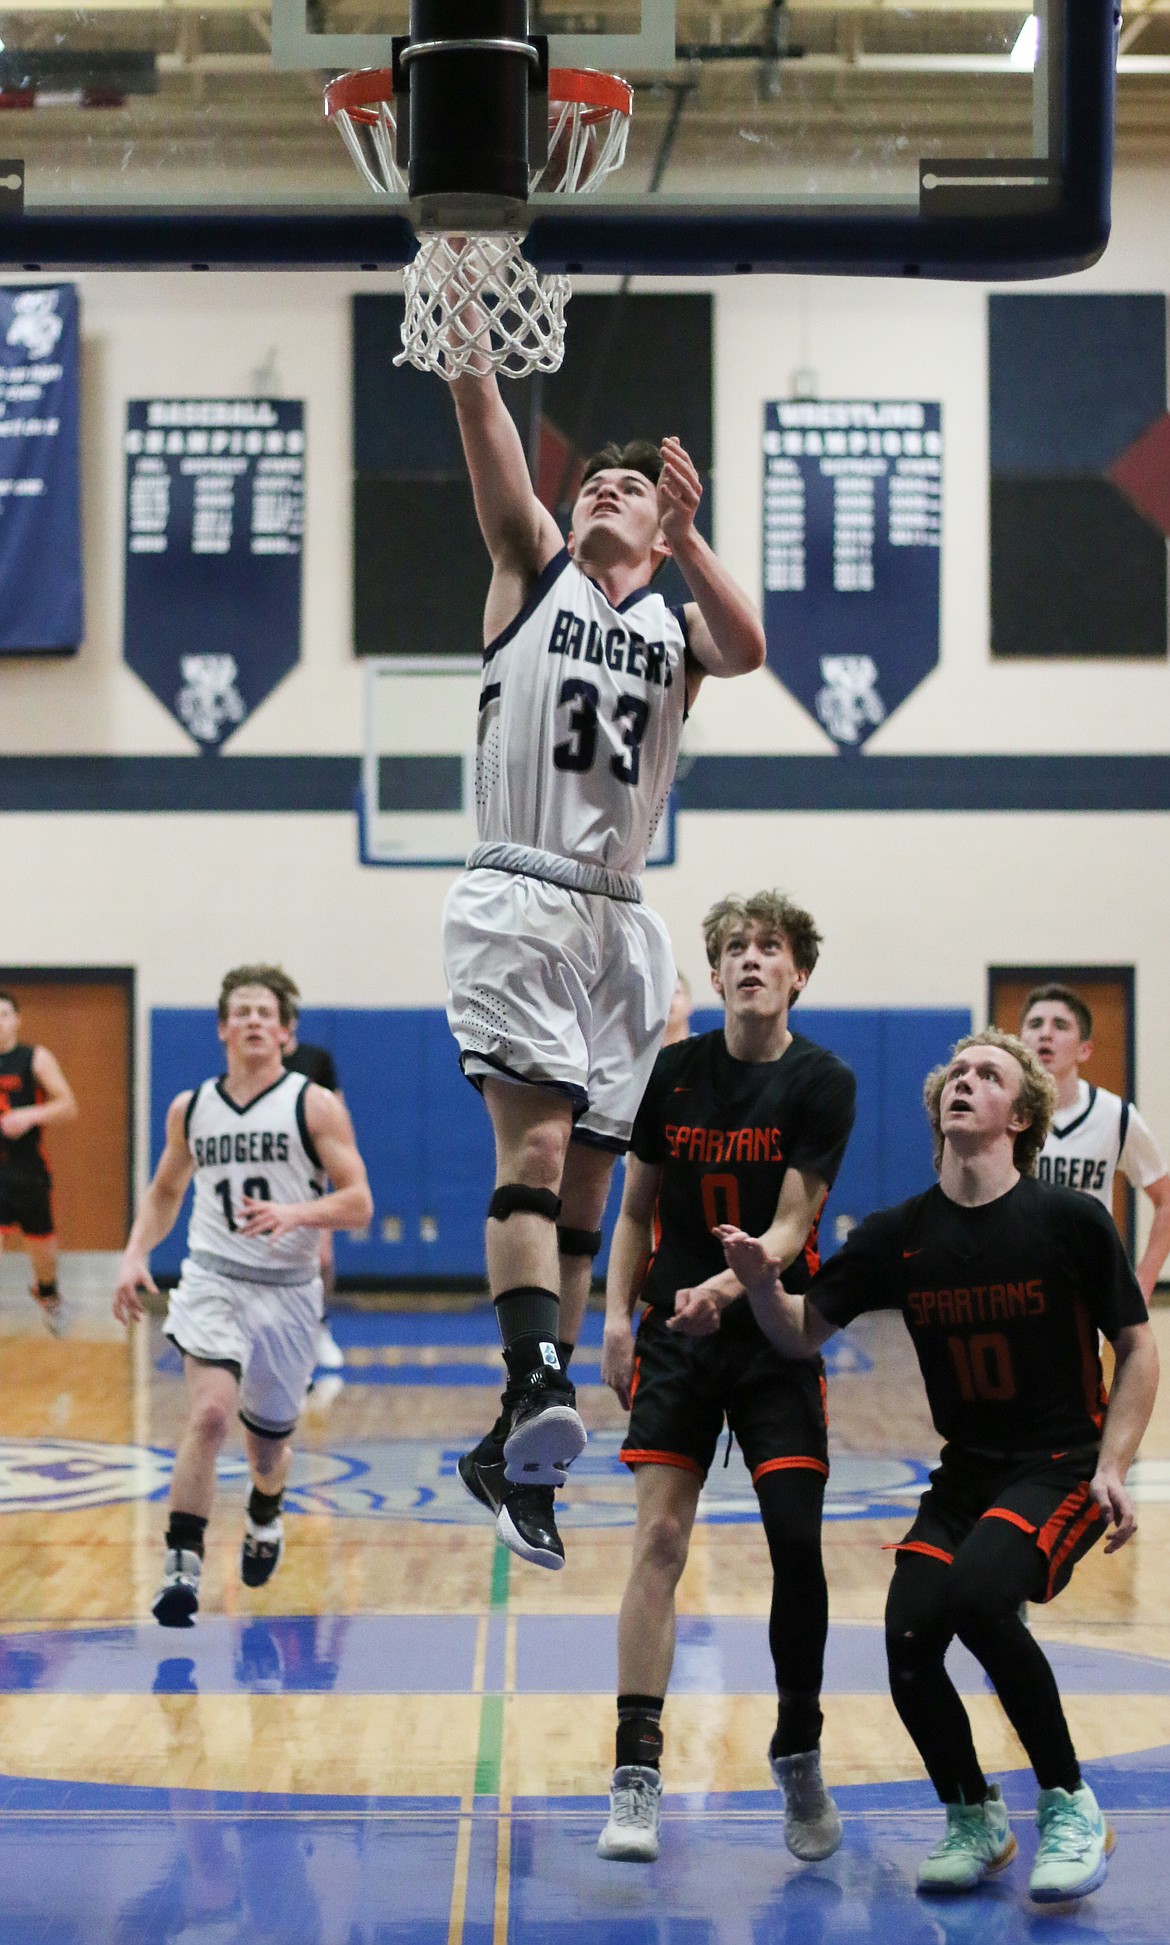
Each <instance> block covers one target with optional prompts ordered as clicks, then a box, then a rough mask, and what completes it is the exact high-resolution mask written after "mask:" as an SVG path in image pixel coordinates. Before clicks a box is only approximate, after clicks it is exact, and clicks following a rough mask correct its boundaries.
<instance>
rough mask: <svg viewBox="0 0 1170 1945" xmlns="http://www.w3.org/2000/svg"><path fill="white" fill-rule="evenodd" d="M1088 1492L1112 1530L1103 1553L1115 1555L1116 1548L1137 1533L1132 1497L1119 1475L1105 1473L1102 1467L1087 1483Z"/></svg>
mask: <svg viewBox="0 0 1170 1945" xmlns="http://www.w3.org/2000/svg"><path fill="white" fill-rule="evenodd" d="M1089 1491H1090V1492H1091V1493H1092V1495H1093V1498H1094V1499H1095V1500H1096V1502H1097V1504H1098V1506H1099V1507H1100V1508H1101V1511H1102V1512H1103V1513H1104V1515H1105V1521H1106V1524H1107V1525H1109V1526H1112V1528H1113V1531H1112V1533H1110V1534H1109V1536H1108V1538H1107V1540H1106V1541H1105V1551H1106V1553H1116V1552H1117V1549H1118V1547H1123V1546H1124V1545H1125V1543H1126V1541H1127V1540H1132V1539H1133V1536H1134V1534H1135V1533H1136V1532H1137V1524H1138V1523H1137V1511H1136V1508H1135V1506H1134V1503H1133V1495H1132V1494H1131V1493H1130V1491H1129V1489H1128V1487H1127V1486H1126V1483H1125V1481H1124V1479H1122V1478H1121V1476H1120V1474H1119V1473H1117V1472H1111V1471H1106V1470H1105V1469H1104V1468H1103V1467H1102V1468H1100V1469H1099V1470H1098V1471H1097V1472H1095V1473H1094V1475H1093V1478H1092V1479H1091V1481H1090V1482H1089Z"/></svg>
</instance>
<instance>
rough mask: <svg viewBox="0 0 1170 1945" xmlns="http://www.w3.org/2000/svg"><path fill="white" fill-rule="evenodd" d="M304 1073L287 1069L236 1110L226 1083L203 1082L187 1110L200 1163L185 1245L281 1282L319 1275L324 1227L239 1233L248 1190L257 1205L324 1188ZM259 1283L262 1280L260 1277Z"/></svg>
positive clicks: (308, 1196) (191, 1144)
mask: <svg viewBox="0 0 1170 1945" xmlns="http://www.w3.org/2000/svg"><path fill="white" fill-rule="evenodd" d="M308 1085H309V1082H308V1080H307V1078H306V1077H305V1075H304V1074H283V1075H282V1076H281V1078H280V1079H279V1080H278V1081H276V1082H275V1083H274V1084H273V1086H271V1087H270V1088H268V1089H267V1090H266V1091H265V1093H263V1094H258V1095H257V1096H256V1099H255V1100H254V1101H249V1103H248V1105H247V1107H246V1108H238V1107H237V1106H236V1104H235V1102H234V1101H233V1100H232V1099H231V1098H230V1096H229V1095H228V1094H227V1093H226V1091H225V1087H224V1082H223V1080H222V1079H221V1080H217V1081H204V1082H203V1085H202V1086H201V1087H198V1088H196V1090H195V1093H194V1095H193V1096H192V1099H191V1105H190V1107H189V1108H188V1110H187V1146H188V1148H189V1149H190V1150H191V1158H192V1160H193V1161H194V1163H195V1206H194V1208H193V1209H192V1211H191V1223H190V1227H189V1228H188V1230H187V1248H188V1249H189V1250H191V1251H195V1250H198V1251H200V1252H202V1253H203V1254H204V1255H206V1256H214V1257H218V1258H219V1259H220V1261H221V1262H223V1263H224V1264H234V1265H236V1266H238V1269H239V1272H240V1274H241V1276H242V1277H243V1278H244V1279H245V1280H246V1278H247V1275H248V1272H249V1270H252V1269H255V1270H259V1271H261V1272H263V1271H265V1270H268V1271H278V1272H282V1273H283V1274H282V1275H281V1277H280V1280H281V1281H282V1282H284V1281H286V1280H287V1281H292V1280H293V1279H292V1277H291V1275H290V1272H292V1271H294V1270H296V1271H302V1272H303V1281H304V1282H306V1283H308V1282H311V1280H312V1278H313V1277H314V1276H315V1275H316V1274H317V1251H318V1247H319V1245H320V1240H321V1238H320V1232H319V1231H318V1230H316V1229H294V1230H292V1231H291V1233H290V1234H289V1235H287V1236H278V1237H277V1238H276V1239H275V1241H270V1240H269V1239H268V1238H267V1237H265V1236H242V1235H241V1234H240V1231H239V1223H240V1221H241V1219H242V1217H241V1205H242V1203H243V1199H244V1197H245V1196H246V1195H249V1196H254V1197H255V1198H256V1199H257V1200H258V1201H260V1202H309V1201H311V1200H312V1198H313V1197H314V1196H316V1195H323V1194H324V1192H325V1175H324V1171H323V1170H322V1167H321V1162H320V1159H319V1157H318V1155H317V1151H316V1149H315V1148H314V1146H313V1140H312V1136H311V1135H310V1133H309V1129H308V1124H307V1122H306V1120H305V1089H306V1088H307V1087H308ZM258 1280H259V1281H263V1280H264V1278H263V1276H261V1277H260V1278H259V1279H258Z"/></svg>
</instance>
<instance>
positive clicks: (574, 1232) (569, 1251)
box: [557, 1222, 601, 1256]
mask: <svg viewBox="0 0 1170 1945" xmlns="http://www.w3.org/2000/svg"><path fill="white" fill-rule="evenodd" d="M600 1248H601V1231H600V1229H571V1228H570V1227H569V1224H568V1223H567V1222H558V1224H557V1249H558V1250H559V1251H560V1254H561V1255H562V1256H596V1254H597V1252H598V1250H599V1249H600Z"/></svg>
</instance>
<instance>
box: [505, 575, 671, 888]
mask: <svg viewBox="0 0 1170 1945" xmlns="http://www.w3.org/2000/svg"><path fill="white" fill-rule="evenodd" d="M686 643H687V637H686V624H685V621H684V619H683V615H682V611H681V609H677V608H669V607H668V606H667V604H666V602H665V601H664V600H663V599H662V596H661V595H660V594H654V593H652V592H651V590H650V589H649V588H640V589H639V590H638V592H637V593H636V594H632V595H630V596H629V597H628V599H627V600H625V601H623V602H622V604H621V607H620V608H615V607H613V605H612V604H611V603H610V602H609V600H607V598H606V596H605V595H604V594H603V593H602V591H601V589H600V588H599V587H597V585H596V584H595V583H594V582H593V581H591V580H590V579H589V577H588V575H587V574H583V573H582V571H581V569H580V568H579V567H577V566H575V565H574V563H573V561H572V559H571V558H570V556H569V554H568V551H567V550H564V551H562V552H561V553H560V554H558V555H557V556H556V558H555V559H554V560H552V561H550V562H549V564H548V566H547V567H546V568H545V570H544V572H543V574H542V575H541V576H540V579H539V581H538V582H537V584H536V586H535V587H534V588H533V590H532V593H531V595H530V596H529V599H528V600H527V602H526V603H525V605H524V607H523V608H522V609H521V611H520V613H519V614H518V615H517V617H516V619H515V621H514V622H512V623H511V625H510V626H509V627H508V628H505V629H504V631H503V633H502V634H500V635H497V637H496V639H495V641H494V642H491V643H490V644H489V645H488V647H487V648H486V649H485V650H484V672H483V688H482V690H481V692H480V701H479V738H478V751H477V757H476V780H475V795H476V806H477V810H478V814H479V817H478V821H479V835H480V839H481V840H482V841H483V842H485V843H492V842H503V843H508V844H523V845H529V846H531V847H532V848H534V849H536V850H539V851H551V852H554V853H556V854H557V855H558V856H559V857H564V858H576V859H578V860H580V861H581V862H582V863H587V864H597V865H603V866H605V867H607V868H608V869H609V870H611V871H621V872H625V873H627V874H628V875H630V876H633V877H636V876H637V875H638V874H639V873H640V872H641V871H642V869H643V867H644V866H645V863H646V852H647V849H648V847H649V844H650V839H651V838H652V836H653V834H654V830H655V827H656V825H657V823H658V819H659V817H660V816H661V815H662V811H663V808H664V807H665V804H666V800H667V797H668V796H669V793H670V786H671V784H672V782H673V781H674V770H675V764H676V762H677V759H678V744H679V737H680V735H681V733H682V726H683V717H684V715H685V713H686Z"/></svg>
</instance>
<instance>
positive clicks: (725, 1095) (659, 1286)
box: [631, 1029, 856, 1319]
mask: <svg viewBox="0 0 1170 1945" xmlns="http://www.w3.org/2000/svg"><path fill="white" fill-rule="evenodd" d="M855 1099H856V1085H855V1082H854V1079H853V1074H852V1072H851V1070H850V1069H849V1068H848V1067H846V1065H845V1063H844V1061H842V1060H838V1058H837V1056H836V1054H831V1053H828V1052H827V1051H826V1049H825V1048H824V1047H817V1046H814V1044H813V1042H812V1041H811V1040H806V1039H805V1037H804V1035H803V1034H801V1033H794V1034H793V1036H792V1040H791V1043H790V1045H789V1046H788V1047H787V1048H786V1050H785V1052H784V1053H783V1054H782V1055H781V1057H780V1059H779V1060H765V1061H745V1060H736V1059H734V1058H733V1056H732V1055H731V1054H730V1053H728V1051H727V1042H726V1040H725V1039H724V1036H723V1032H722V1029H717V1030H716V1031H715V1032H714V1033H703V1034H699V1035H697V1036H696V1037H695V1038H694V1039H691V1040H680V1041H678V1042H676V1043H675V1045H674V1046H670V1047H664V1048H663V1049H662V1052H661V1053H660V1054H659V1056H658V1059H657V1060H656V1061H655V1063H654V1071H653V1073H652V1074H651V1076H650V1084H649V1086H648V1087H647V1089H646V1093H645V1096H644V1097H643V1100H642V1105H641V1107H640V1108H639V1110H638V1116H637V1119H636V1121H635V1122H634V1130H633V1136H632V1139H631V1147H632V1148H633V1151H634V1153H635V1155H636V1156H637V1157H638V1159H639V1161H643V1162H647V1163H649V1164H652V1165H653V1166H655V1167H658V1166H660V1167H661V1169H662V1182H661V1187H660V1189H659V1193H658V1210H657V1231H658V1237H657V1246H656V1248H655V1253H654V1256H653V1258H652V1260H651V1263H650V1269H649V1272H648V1274H647V1277H646V1282H645V1285H644V1287H643V1289H642V1292H641V1295H642V1297H643V1299H644V1301H645V1302H646V1303H650V1304H654V1305H655V1306H657V1307H659V1308H661V1309H663V1310H666V1311H671V1312H672V1311H673V1310H674V1295H675V1291H676V1290H683V1289H688V1288H689V1287H690V1286H691V1285H693V1284H696V1283H703V1282H705V1281H706V1279H707V1278H708V1277H710V1276H715V1275H717V1274H718V1272H719V1271H720V1270H725V1269H726V1268H727V1264H726V1262H725V1261H724V1257H723V1248H722V1245H721V1243H720V1242H719V1239H718V1237H717V1236H713V1235H712V1234H711V1231H712V1229H713V1228H714V1227H715V1225H716V1223H721V1222H733V1223H735V1224H737V1226H738V1227H740V1228H742V1229H746V1230H747V1231H748V1232H749V1234H751V1235H753V1236H759V1235H762V1234H763V1232H764V1230H765V1229H767V1228H768V1227H769V1225H770V1224H771V1223H772V1221H773V1220H774V1218H775V1215H776V1204H777V1202H778V1201H779V1199H780V1186H781V1183H782V1182H783V1180H784V1177H785V1174H786V1173H787V1171H788V1170H789V1169H790V1168H799V1169H803V1170H809V1171H811V1172H812V1173H815V1174H817V1175H820V1176H822V1177H823V1179H824V1180H825V1181H826V1182H827V1183H830V1184H831V1183H832V1181H833V1178H834V1177H835V1175H836V1173H837V1170H838V1169H839V1168H840V1166H841V1158H842V1156H843V1155H844V1153H845V1144H846V1142H847V1141H848V1140H849V1134H850V1130H851V1129H852V1127H853V1114H854V1106H855ZM818 1261H819V1258H818V1255H817V1225H816V1223H814V1224H813V1227H812V1229H811V1230H810V1231H809V1234H808V1237H807V1238H806V1240H805V1244H804V1248H803V1250H802V1252H801V1254H800V1255H799V1256H798V1257H797V1259H796V1261H795V1262H794V1263H793V1264H791V1266H790V1267H789V1269H788V1270H787V1271H786V1273H785V1282H786V1284H787V1285H788V1287H789V1288H790V1289H793V1290H803V1289H804V1288H805V1287H806V1285H807V1284H808V1282H809V1279H810V1277H811V1276H812V1274H813V1271H814V1270H815V1269H816V1267H817V1263H818ZM741 1303H742V1305H743V1308H744V1311H745V1312H748V1308H749V1307H748V1304H747V1299H746V1297H745V1298H741V1299H740V1300H739V1301H738V1302H737V1303H735V1304H733V1305H731V1306H730V1307H729V1309H728V1310H727V1311H725V1312H724V1318H725V1319H726V1318H727V1317H729V1316H730V1315H731V1314H732V1312H738V1311H739V1309H740V1304H741ZM749 1314H750V1313H749Z"/></svg>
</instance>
